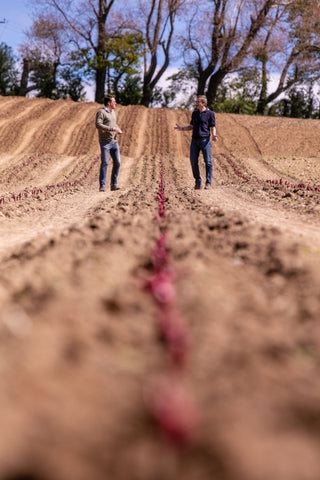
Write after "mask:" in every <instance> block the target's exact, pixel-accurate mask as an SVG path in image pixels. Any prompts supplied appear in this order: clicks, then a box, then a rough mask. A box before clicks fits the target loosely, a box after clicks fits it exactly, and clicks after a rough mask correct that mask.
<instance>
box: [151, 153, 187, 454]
mask: <svg viewBox="0 0 320 480" xmlns="http://www.w3.org/2000/svg"><path fill="white" fill-rule="evenodd" d="M157 199H158V211H159V217H158V219H159V220H160V219H165V215H166V212H165V191H164V182H163V161H162V156H161V157H160V182H159V193H158V195H157ZM167 236H168V233H167V229H166V230H165V231H164V232H162V233H161V234H160V236H159V238H158V240H157V243H156V247H155V248H154V250H153V251H152V252H151V255H150V260H151V264H152V272H151V275H150V276H149V278H148V280H147V281H146V282H145V285H144V288H145V289H146V290H147V291H149V292H150V293H151V294H152V295H153V297H154V299H155V301H156V303H157V305H158V312H157V315H156V323H157V327H158V331H159V335H160V339H161V340H162V341H163V343H164V345H165V346H166V349H167V352H168V354H169V363H168V365H167V367H168V368H169V369H170V370H168V371H167V374H166V375H165V376H163V377H161V378H158V379H156V380H155V381H154V382H153V383H152V385H150V386H149V388H148V389H147V391H146V395H145V403H146V406H147V408H148V410H149V412H150V414H151V415H152V416H153V418H154V419H155V421H156V423H157V425H158V427H159V430H160V432H161V433H162V435H163V437H164V438H165V439H166V440H167V441H168V442H169V443H170V444H171V445H172V446H173V447H175V448H176V449H177V450H178V451H181V450H184V449H185V448H187V447H189V446H190V445H191V444H192V442H193V440H194V437H195V425H196V412H195V407H194V405H193V402H192V400H191V398H190V395H189V394H188V393H187V392H186V391H185V389H184V388H183V387H182V385H180V384H179V379H178V378H177V377H174V379H173V378H172V377H171V375H172V374H171V370H172V367H174V368H175V372H177V371H181V369H182V368H183V367H185V366H186V359H187V353H188V350H189V345H190V342H189V336H188V332H187V329H186V327H185V323H184V322H183V319H182V317H181V315H180V314H179V313H178V311H177V309H176V307H175V299H176V292H175V288H174V283H173V282H174V278H175V274H174V271H173V269H172V267H171V264H170V258H169V254H168V249H167V244H166V242H167ZM176 369H178V370H176Z"/></svg>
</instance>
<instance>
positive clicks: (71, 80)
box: [57, 66, 85, 102]
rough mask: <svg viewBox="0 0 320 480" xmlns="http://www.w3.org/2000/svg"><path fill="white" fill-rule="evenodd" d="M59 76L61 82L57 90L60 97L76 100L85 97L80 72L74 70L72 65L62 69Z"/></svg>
mask: <svg viewBox="0 0 320 480" xmlns="http://www.w3.org/2000/svg"><path fill="white" fill-rule="evenodd" d="M59 77H60V82H59V85H58V90H57V95H58V96H59V98H64V99H67V98H70V99H71V100H73V101H74V102H79V101H81V100H84V99H85V91H84V87H83V85H82V77H81V73H80V72H77V71H75V70H73V69H72V68H71V67H70V66H66V67H64V68H63V69H62V70H61V72H60V75H59Z"/></svg>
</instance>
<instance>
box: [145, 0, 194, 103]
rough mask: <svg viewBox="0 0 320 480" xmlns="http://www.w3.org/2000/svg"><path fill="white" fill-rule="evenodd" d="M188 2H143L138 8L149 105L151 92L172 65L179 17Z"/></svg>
mask: <svg viewBox="0 0 320 480" xmlns="http://www.w3.org/2000/svg"><path fill="white" fill-rule="evenodd" d="M185 3H186V1H185V0H144V1H142V2H141V3H140V8H139V12H140V14H139V17H140V21H139V25H138V28H140V31H141V33H142V34H143V36H144V38H145V52H144V71H143V97H142V101H141V103H142V104H143V105H145V106H149V105H150V103H151V99H152V92H153V90H154V88H155V86H156V85H157V83H158V82H159V80H160V78H161V77H162V76H163V74H164V72H165V71H166V70H167V68H168V66H169V63H170V49H171V47H172V41H173V35H174V29H175V24H176V20H177V17H178V14H179V13H180V11H181V10H182V7H183V5H184V4H185Z"/></svg>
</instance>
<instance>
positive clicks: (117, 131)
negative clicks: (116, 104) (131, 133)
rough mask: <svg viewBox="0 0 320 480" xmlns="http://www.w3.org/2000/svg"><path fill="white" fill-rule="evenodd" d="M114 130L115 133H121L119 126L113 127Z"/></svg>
mask: <svg viewBox="0 0 320 480" xmlns="http://www.w3.org/2000/svg"><path fill="white" fill-rule="evenodd" d="M114 131H115V132H116V133H122V130H121V128H119V127H114Z"/></svg>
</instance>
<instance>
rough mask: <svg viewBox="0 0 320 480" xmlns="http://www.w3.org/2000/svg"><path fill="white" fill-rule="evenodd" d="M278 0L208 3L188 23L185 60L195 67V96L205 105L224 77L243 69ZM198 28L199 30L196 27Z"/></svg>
mask: <svg viewBox="0 0 320 480" xmlns="http://www.w3.org/2000/svg"><path fill="white" fill-rule="evenodd" d="M279 3H282V1H280V0H212V1H211V2H209V6H210V8H209V9H208V2H205V3H204V4H201V5H200V6H199V5H198V7H197V11H196V12H195V16H194V18H193V19H192V20H191V21H190V22H189V28H188V37H187V38H186V43H185V45H186V60H187V63H189V65H190V64H191V65H192V64H193V65H195V75H196V78H197V80H198V91H197V93H198V94H204V93H205V91H206V89H207V92H206V93H207V97H208V102H209V104H210V103H212V101H213V100H214V98H215V96H216V93H217V89H218V87H219V85H220V84H221V83H222V81H223V79H224V78H225V77H226V75H228V74H230V73H232V72H236V71H237V70H238V69H239V68H240V67H241V66H243V64H244V62H245V61H246V59H247V57H248V55H249V54H250V49H251V47H252V45H253V42H254V40H255V38H256V37H257V35H258V33H259V32H260V30H261V29H262V27H264V26H265V25H266V23H267V21H268V18H269V16H270V15H271V12H272V9H274V8H275V7H276V6H277V5H278V4H279ZM198 25H199V26H200V29H199V28H198Z"/></svg>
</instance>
